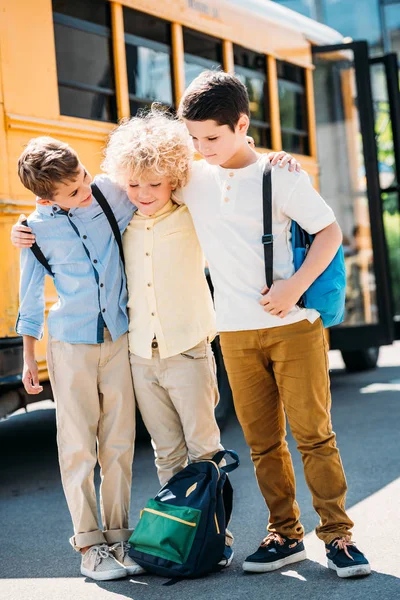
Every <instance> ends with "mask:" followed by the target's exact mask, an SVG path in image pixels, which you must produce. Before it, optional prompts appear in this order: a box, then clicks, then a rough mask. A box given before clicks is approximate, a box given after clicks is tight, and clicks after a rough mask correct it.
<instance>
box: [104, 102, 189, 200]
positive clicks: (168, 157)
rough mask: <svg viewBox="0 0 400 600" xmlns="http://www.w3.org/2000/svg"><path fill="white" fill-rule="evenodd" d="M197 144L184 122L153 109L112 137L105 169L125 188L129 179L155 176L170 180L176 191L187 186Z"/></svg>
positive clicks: (126, 122) (121, 126)
mask: <svg viewBox="0 0 400 600" xmlns="http://www.w3.org/2000/svg"><path fill="white" fill-rule="evenodd" d="M193 153H194V149H193V145H192V141H191V138H190V136H189V133H188V131H187V129H186V126H185V125H184V123H182V122H181V121H179V120H178V119H176V118H175V117H173V116H171V115H168V114H167V113H165V112H163V111H162V110H160V109H159V108H157V107H155V106H152V108H151V110H150V111H149V112H147V113H145V112H141V113H139V114H138V115H137V116H136V117H133V118H131V119H123V120H122V121H121V122H120V124H119V126H118V127H117V128H116V129H114V131H113V132H112V133H111V134H110V137H109V140H108V144H107V146H106V148H105V150H104V160H103V163H102V165H101V166H102V169H103V171H104V172H105V173H107V174H108V175H109V177H111V179H113V180H114V181H116V182H117V183H118V184H119V185H121V186H122V187H126V185H127V183H128V181H129V180H131V181H132V180H146V179H147V178H148V177H149V176H151V175H155V174H156V175H159V176H161V177H164V176H166V177H168V178H169V179H170V181H171V185H172V187H173V188H179V187H183V186H185V185H186V183H187V182H188V179H189V175H190V166H191V162H192V160H193Z"/></svg>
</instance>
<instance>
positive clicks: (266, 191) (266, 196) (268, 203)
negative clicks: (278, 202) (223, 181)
mask: <svg viewBox="0 0 400 600" xmlns="http://www.w3.org/2000/svg"><path fill="white" fill-rule="evenodd" d="M262 190H263V222H264V235H263V236H262V238H261V240H262V243H263V245H264V263H265V281H266V284H267V286H268V288H271V286H272V284H273V264H274V240H273V237H272V181H271V163H270V161H269V160H266V161H265V165H264V172H263V182H262Z"/></svg>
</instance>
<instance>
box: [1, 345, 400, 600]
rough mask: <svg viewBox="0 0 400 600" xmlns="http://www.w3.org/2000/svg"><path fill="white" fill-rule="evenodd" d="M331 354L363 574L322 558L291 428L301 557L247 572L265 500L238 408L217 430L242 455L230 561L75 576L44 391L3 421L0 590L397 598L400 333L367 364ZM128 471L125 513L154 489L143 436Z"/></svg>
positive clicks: (94, 597) (319, 599)
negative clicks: (201, 573) (363, 368)
mask: <svg viewBox="0 0 400 600" xmlns="http://www.w3.org/2000/svg"><path fill="white" fill-rule="evenodd" d="M331 364H332V365H333V367H334V369H333V371H332V396H333V406H332V420H333V426H334V430H335V431H336V433H337V439H338V445H339V448H340V450H341V455H342V460H343V463H344V467H345V471H346V476H347V480H348V485H349V492H348V496H347V508H348V510H349V514H350V516H351V518H352V519H353V520H354V522H355V528H354V538H355V540H356V542H357V545H358V546H359V547H360V548H361V549H362V550H363V551H364V552H365V553H366V554H367V556H368V558H369V560H370V562H371V565H372V569H373V574H372V575H371V576H370V577H367V578H364V579H360V580H341V579H339V578H338V577H337V575H336V574H335V573H334V572H332V571H329V570H328V569H327V568H326V560H325V556H324V555H325V550H324V546H323V544H322V543H321V542H320V541H319V540H318V539H317V538H316V536H315V534H314V532H313V530H314V528H315V526H316V524H317V522H318V518H317V515H316V514H315V512H314V511H313V508H312V505H311V497H310V494H309V491H308V489H307V487H306V484H305V481H304V477H303V472H302V464H301V458H300V456H299V454H298V452H297V451H296V448H295V444H294V442H293V439H292V438H291V437H290V436H289V446H290V449H291V451H292V454H293V462H294V467H295V472H296V477H297V497H298V501H299V504H300V508H301V511H302V522H303V525H304V527H305V529H306V538H305V544H306V548H307V553H308V560H306V561H304V562H302V563H298V564H294V565H291V566H289V568H284V569H282V570H280V571H276V572H273V573H267V574H263V575H250V574H244V573H243V572H242V569H241V564H242V562H243V560H244V558H245V557H246V556H247V554H249V553H251V552H253V551H254V550H255V549H256V548H257V546H258V544H259V542H260V541H261V539H262V538H263V537H264V535H265V526H266V522H267V511H266V508H265V505H264V502H263V499H262V497H261V495H260V493H259V491H258V488H257V484H256V481H255V478H254V473H253V467H252V464H251V461H250V458H249V451H248V448H247V447H246V444H245V442H244V439H243V435H242V432H241V429H240V427H239V425H238V423H237V421H236V419H235V418H234V416H233V417H232V418H231V419H230V421H229V423H228V425H227V426H226V428H225V430H224V431H223V436H222V437H223V440H222V441H223V443H224V445H225V447H227V448H234V449H235V450H237V451H238V452H239V454H240V457H241V466H240V468H239V469H238V470H237V471H235V472H234V473H233V474H232V476H231V479H232V484H233V486H234V489H235V507H234V516H233V519H232V522H231V527H230V528H231V529H232V531H233V533H234V535H235V538H236V541H235V557H234V560H233V563H232V565H231V567H230V568H229V569H226V570H224V571H222V572H220V573H216V574H212V575H209V576H207V577H204V578H202V579H198V580H193V581H184V582H180V583H177V584H176V585H173V586H165V585H164V584H165V583H166V581H167V580H166V579H163V578H158V577H153V576H141V577H137V578H136V579H134V580H132V578H129V577H128V578H126V579H124V580H120V581H114V582H104V583H96V582H94V581H92V580H89V579H85V578H84V577H81V576H80V574H79V564H80V557H79V555H78V554H77V553H75V552H74V551H73V550H72V548H71V547H70V545H69V542H68V538H69V536H70V535H71V523H70V518H69V514H68V510H67V506H66V503H65V500H64V496H63V492H62V487H61V483H60V477H59V470H58V462H57V453H56V444H55V420H54V409H53V408H52V407H51V404H50V405H48V404H46V403H44V404H42V405H40V406H38V407H36V408H38V409H39V410H32V411H31V412H29V413H27V414H17V415H15V416H13V417H11V418H9V419H7V420H5V421H2V422H0V523H1V531H0V600H67V599H68V600H69V599H70V598H73V599H74V600H103V599H105V600H123V599H131V600H172V599H173V600H187V599H195V600H203V599H204V600H214V599H218V600H264V599H270V598H271V599H275V598H279V599H280V600H286V599H288V600H289V599H290V600H292V599H294V598H299V599H301V600H304V599H306V600H323V599H324V600H325V599H329V600H343V599H344V598H345V599H346V600H372V599H374V600H375V599H376V600H400V532H399V519H400V460H399V459H400V345H399V344H397V345H395V346H392V347H388V348H384V349H383V351H382V353H381V359H380V367H379V368H378V369H376V370H374V371H369V372H365V373H360V374H352V375H350V374H347V373H345V371H344V370H342V369H341V368H340V367H341V362H340V359H339V358H338V356H337V354H332V363H331ZM48 406H50V407H48ZM32 408H35V407H32ZM133 474H134V477H133V485H132V509H131V520H132V524H134V523H135V522H137V520H138V518H139V511H140V509H141V508H142V507H143V505H144V504H145V502H146V501H147V499H148V498H149V497H151V496H153V495H154V494H155V493H156V491H157V490H158V483H157V477H156V473H155V469H154V465H153V456H152V449H151V446H150V444H149V442H141V443H139V444H138V445H137V447H136V454H135V461H134V466H133Z"/></svg>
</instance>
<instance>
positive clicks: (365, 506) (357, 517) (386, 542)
mask: <svg viewBox="0 0 400 600" xmlns="http://www.w3.org/2000/svg"><path fill="white" fill-rule="evenodd" d="M399 506H400V477H399V478H398V479H396V480H395V481H392V483H389V485H387V486H385V487H384V488H382V489H380V490H379V491H378V492H375V494H372V495H371V496H368V498H365V500H362V501H361V502H359V503H358V504H355V505H354V506H352V507H351V508H350V509H349V510H348V511H347V512H348V514H349V516H350V518H351V519H352V520H353V521H354V523H355V526H354V530H353V532H354V535H353V538H354V540H355V541H356V543H357V546H358V548H359V549H360V550H361V551H362V552H365V555H366V556H367V558H368V560H369V562H370V563H371V567H372V570H373V571H378V572H379V573H385V574H387V575H393V576H394V577H398V573H399V565H398V554H397V553H395V552H393V541H394V536H395V535H397V531H398V518H399V514H398V513H399ZM378 539H379V543H376V541H377V540H378ZM374 540H375V543H374ZM304 542H305V545H306V548H307V557H308V559H309V560H314V561H316V562H318V563H320V564H321V565H324V566H326V558H325V548H324V545H323V544H322V543H321V541H320V540H319V539H318V538H317V536H316V535H315V533H314V532H312V533H309V534H308V535H306V537H305V539H304Z"/></svg>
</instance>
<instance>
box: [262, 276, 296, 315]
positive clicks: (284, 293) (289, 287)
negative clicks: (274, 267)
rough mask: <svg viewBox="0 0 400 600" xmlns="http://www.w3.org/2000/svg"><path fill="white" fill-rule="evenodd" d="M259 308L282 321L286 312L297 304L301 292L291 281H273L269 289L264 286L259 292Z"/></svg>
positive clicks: (290, 279)
mask: <svg viewBox="0 0 400 600" xmlns="http://www.w3.org/2000/svg"><path fill="white" fill-rule="evenodd" d="M261 294H262V298H261V299H260V304H261V306H263V307H264V310H265V311H266V312H269V314H270V315H274V316H277V317H280V318H281V319H283V317H286V315H287V314H288V312H289V311H290V310H291V309H292V308H293V307H294V306H295V305H296V304H297V302H298V301H299V298H300V296H301V295H302V291H301V290H299V288H298V286H297V284H296V282H295V281H294V280H293V279H292V278H289V279H279V280H278V281H274V283H273V285H272V286H271V288H270V289H268V288H267V286H265V287H264V288H263V289H262V290H261Z"/></svg>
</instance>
